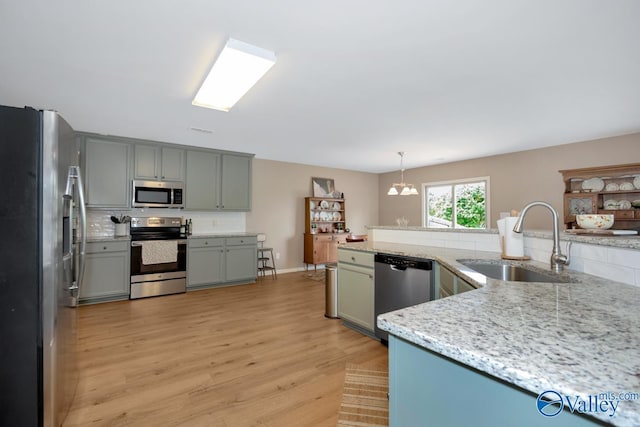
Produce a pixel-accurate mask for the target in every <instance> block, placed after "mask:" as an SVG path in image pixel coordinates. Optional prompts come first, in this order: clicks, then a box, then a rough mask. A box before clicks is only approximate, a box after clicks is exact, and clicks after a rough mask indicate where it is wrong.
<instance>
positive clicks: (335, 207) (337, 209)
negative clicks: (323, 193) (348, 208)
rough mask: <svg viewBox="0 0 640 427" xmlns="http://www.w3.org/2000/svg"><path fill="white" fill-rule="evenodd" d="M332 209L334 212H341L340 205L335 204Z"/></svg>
mask: <svg viewBox="0 0 640 427" xmlns="http://www.w3.org/2000/svg"><path fill="white" fill-rule="evenodd" d="M331 209H333V210H334V211H339V210H340V203H338V202H333V205H332V206H331Z"/></svg>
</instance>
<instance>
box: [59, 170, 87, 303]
mask: <svg viewBox="0 0 640 427" xmlns="http://www.w3.org/2000/svg"><path fill="white" fill-rule="evenodd" d="M74 182H75V183H76V190H77V192H78V199H77V200H78V204H79V206H78V208H79V210H80V237H81V239H80V253H79V258H80V260H79V263H80V265H79V266H78V277H77V278H76V280H75V281H74V282H72V283H73V284H72V286H71V287H70V288H69V291H71V292H73V291H75V290H79V289H80V288H81V287H82V282H83V280H84V270H85V252H86V247H87V209H86V207H85V205H84V188H83V185H82V174H81V173H80V166H69V175H68V177H67V189H66V191H65V194H64V195H65V197H71V198H73V196H74V194H73V193H74V191H73V187H74V186H73V183H74ZM74 305H75V306H77V298H75V304H74Z"/></svg>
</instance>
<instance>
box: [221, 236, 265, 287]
mask: <svg viewBox="0 0 640 427" xmlns="http://www.w3.org/2000/svg"><path fill="white" fill-rule="evenodd" d="M225 240H226V242H225V243H226V247H227V253H226V260H225V274H226V279H227V281H228V282H237V281H247V280H250V281H255V280H256V274H257V266H258V259H257V258H258V240H257V238H256V237H255V236H251V237H228V238H227V239H225Z"/></svg>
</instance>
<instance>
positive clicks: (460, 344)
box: [341, 242, 640, 426]
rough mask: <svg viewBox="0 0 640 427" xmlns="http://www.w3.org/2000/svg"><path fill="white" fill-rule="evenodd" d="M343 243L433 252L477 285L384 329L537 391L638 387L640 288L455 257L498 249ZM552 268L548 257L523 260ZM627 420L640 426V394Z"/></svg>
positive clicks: (628, 406) (401, 314)
mask: <svg viewBox="0 0 640 427" xmlns="http://www.w3.org/2000/svg"><path fill="white" fill-rule="evenodd" d="M341 248H346V249H353V250H359V251H367V252H384V253H392V254H403V255H407V256H417V257H423V258H430V259H435V260H436V261H438V262H439V263H441V264H443V265H445V266H447V267H448V268H450V269H451V270H452V271H454V272H455V273H456V274H458V275H459V276H460V277H462V278H463V279H465V280H466V281H468V282H470V283H472V284H475V285H476V286H478V289H476V290H473V291H469V292H466V293H463V294H459V295H455V296H452V297H448V298H444V299H440V300H435V301H431V302H428V303H424V304H419V305H416V306H413V307H409V308H405V309H402V310H398V311H394V312H391V313H386V314H383V315H381V316H379V317H378V320H377V323H378V326H379V327H380V328H381V329H383V330H386V331H388V332H389V333H391V334H393V335H395V336H398V337H400V338H403V339H405V340H407V341H410V342H412V343H414V344H416V345H418V346H421V347H423V348H425V349H428V350H430V351H433V352H435V353H439V354H441V355H443V356H446V357H448V358H451V359H453V360H456V361H458V362H460V363H463V364H464V365H467V366H469V367H472V368H475V369H477V370H479V371H482V372H485V373H487V374H489V375H491V376H493V377H496V378H499V379H501V380H504V381H506V382H508V383H511V384H514V385H517V386H519V387H521V388H523V389H525V390H528V391H530V392H532V393H533V394H534V395H537V394H538V393H541V392H542V391H545V390H556V391H558V392H560V393H561V394H562V395H570V396H578V395H579V396H581V397H582V398H584V399H587V398H588V396H589V395H594V394H599V393H606V392H615V393H620V392H633V393H640V334H639V332H640V310H638V307H640V288H639V287H636V286H631V285H625V284H622V283H618V282H612V281H608V280H606V279H601V278H598V277H595V276H591V275H587V274H583V273H577V272H573V271H568V272H566V273H563V276H565V277H568V278H569V279H571V280H572V281H573V282H575V283H519V282H505V281H501V280H494V279H486V278H484V276H481V275H477V274H474V273H473V272H472V271H470V270H469V269H468V268H467V267H465V266H463V265H462V264H460V263H458V262H457V261H456V260H457V259H485V260H490V261H495V262H500V261H501V260H500V255H499V254H497V253H492V252H481V251H469V250H460V249H443V248H432V247H426V246H417V245H403V244H393V243H384V242H363V243H351V244H346V245H343V246H341ZM521 263H523V264H527V265H529V266H532V267H534V268H536V269H539V270H544V271H546V272H550V268H549V265H548V264H544V263H540V262H535V261H526V262H521ZM590 415H592V416H595V417H597V418H599V419H601V420H603V421H606V422H609V423H613V424H615V425H619V426H637V425H640V401H639V400H629V401H621V402H619V406H618V407H617V411H616V413H615V416H614V417H609V414H607V413H598V414H590Z"/></svg>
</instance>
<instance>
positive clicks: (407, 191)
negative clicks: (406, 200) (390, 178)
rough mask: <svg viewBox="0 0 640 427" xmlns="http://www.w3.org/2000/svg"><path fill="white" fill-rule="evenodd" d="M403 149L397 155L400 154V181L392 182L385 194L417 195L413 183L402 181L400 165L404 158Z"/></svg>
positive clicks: (402, 167)
mask: <svg viewBox="0 0 640 427" xmlns="http://www.w3.org/2000/svg"><path fill="white" fill-rule="evenodd" d="M405 154H406V152H405V151H398V155H399V156H400V183H399V184H397V183H394V184H393V185H392V186H391V188H389V191H388V192H387V195H389V196H397V195H398V194H399V195H401V196H417V195H418V190H416V188H415V187H414V186H413V184H407V183H405V182H404V166H403V165H402V160H403V159H404V155H405Z"/></svg>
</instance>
